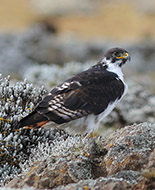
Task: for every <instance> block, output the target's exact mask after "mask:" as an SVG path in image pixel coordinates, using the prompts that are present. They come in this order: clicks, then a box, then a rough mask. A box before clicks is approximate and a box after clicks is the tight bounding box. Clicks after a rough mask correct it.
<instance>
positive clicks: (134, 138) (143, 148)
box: [104, 123, 155, 175]
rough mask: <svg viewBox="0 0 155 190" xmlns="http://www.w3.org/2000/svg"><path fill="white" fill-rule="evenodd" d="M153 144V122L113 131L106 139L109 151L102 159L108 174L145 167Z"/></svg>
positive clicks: (154, 139)
mask: <svg viewBox="0 0 155 190" xmlns="http://www.w3.org/2000/svg"><path fill="white" fill-rule="evenodd" d="M154 146H155V124H148V123H143V124H139V125H136V124H135V125H132V126H127V127H125V128H123V129H121V130H119V131H117V132H116V133H113V134H112V136H111V137H110V138H109V139H108V141H107V145H106V148H107V149H108V150H109V151H108V153H107V155H106V156H105V159H104V160H105V164H106V168H107V172H108V175H111V174H115V173H116V172H118V171H122V170H134V171H140V170H143V169H145V168H146V164H148V163H149V160H148V159H149V155H150V153H151V152H152V151H153V149H154Z"/></svg>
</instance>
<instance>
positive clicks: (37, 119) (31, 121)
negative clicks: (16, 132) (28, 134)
mask: <svg viewBox="0 0 155 190" xmlns="http://www.w3.org/2000/svg"><path fill="white" fill-rule="evenodd" d="M48 122H49V121H48V119H47V117H45V116H43V115H41V114H39V113H38V112H36V111H33V112H32V113H30V114H29V115H27V116H26V117H24V118H23V119H21V121H20V122H19V124H18V125H17V127H16V129H19V128H25V129H27V128H30V129H38V128H40V127H42V126H43V125H45V124H46V123H48Z"/></svg>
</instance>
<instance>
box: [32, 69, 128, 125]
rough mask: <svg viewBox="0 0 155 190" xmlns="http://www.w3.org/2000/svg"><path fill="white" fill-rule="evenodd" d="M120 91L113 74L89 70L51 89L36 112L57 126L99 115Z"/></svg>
mask: <svg viewBox="0 0 155 190" xmlns="http://www.w3.org/2000/svg"><path fill="white" fill-rule="evenodd" d="M123 92H124V84H123V82H122V81H121V80H118V76H117V75H116V74H115V73H112V72H111V73H110V72H108V71H106V70H101V69H94V68H91V69H89V70H87V71H85V72H83V73H81V74H78V75H76V76H75V77H73V78H71V79H69V80H67V81H65V82H64V83H62V84H60V85H59V86H57V87H55V88H54V89H53V90H52V91H51V92H50V93H49V95H48V96H46V97H45V98H44V99H43V101H42V102H41V103H40V104H39V105H38V107H37V108H36V111H37V112H39V114H43V115H44V116H45V117H47V118H48V119H49V120H51V121H54V122H55V123H58V124H61V123H65V122H69V121H71V120H74V119H77V118H80V117H83V116H87V115H89V114H92V113H93V114H96V115H97V114H99V113H101V112H102V111H104V110H105V109H106V107H107V106H108V104H109V102H114V101H115V100H116V99H119V98H121V96H122V94H123Z"/></svg>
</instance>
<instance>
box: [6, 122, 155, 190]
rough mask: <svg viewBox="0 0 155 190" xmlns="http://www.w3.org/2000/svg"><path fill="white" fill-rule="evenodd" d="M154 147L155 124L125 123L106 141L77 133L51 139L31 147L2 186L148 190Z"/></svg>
mask: <svg viewBox="0 0 155 190" xmlns="http://www.w3.org/2000/svg"><path fill="white" fill-rule="evenodd" d="M58 146H59V147H58ZM154 147H155V124H150V123H142V124H139V125H136V124H135V125H132V126H126V127H125V128H123V129H120V130H117V131H116V132H115V133H113V134H112V135H111V136H110V138H109V139H107V140H106V141H104V139H103V138H101V137H94V138H90V137H80V136H75V137H72V136H70V137H68V138H67V139H66V140H63V141H62V142H61V139H59V141H57V140H55V142H53V144H42V145H40V147H39V149H37V148H36V149H34V150H33V151H32V157H31V159H29V161H28V163H27V164H25V166H24V167H25V169H24V170H23V173H22V174H21V175H20V176H19V177H18V178H15V179H14V180H12V181H11V182H10V183H8V184H7V185H6V187H16V188H21V187H25V186H31V187H34V188H41V189H44V188H48V189H60V190H61V189H65V190H69V189H77V190H78V189H79V190H80V189H92V190H93V189H96V190H98V189H105V190H106V189H107V190H109V189H110V190H115V189H122V190H124V189H125V190H126V189H148V190H149V189H151V188H152V187H153V185H154V181H153V178H154V177H155V174H154V173H155V167H154ZM39 155H40V157H39ZM32 158H33V159H32ZM99 170H100V172H98V173H97V171H99ZM96 173H97V174H96ZM61 185H62V186H61Z"/></svg>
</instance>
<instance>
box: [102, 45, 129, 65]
mask: <svg viewBox="0 0 155 190" xmlns="http://www.w3.org/2000/svg"><path fill="white" fill-rule="evenodd" d="M130 59H131V58H130V55H129V53H128V52H127V51H126V50H124V49H122V48H118V47H116V48H112V49H109V50H108V51H106V52H105V54H104V56H103V57H102V59H101V61H100V62H99V63H101V64H105V65H107V66H108V64H113V65H115V66H119V67H121V66H122V65H123V64H125V63H126V61H130Z"/></svg>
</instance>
